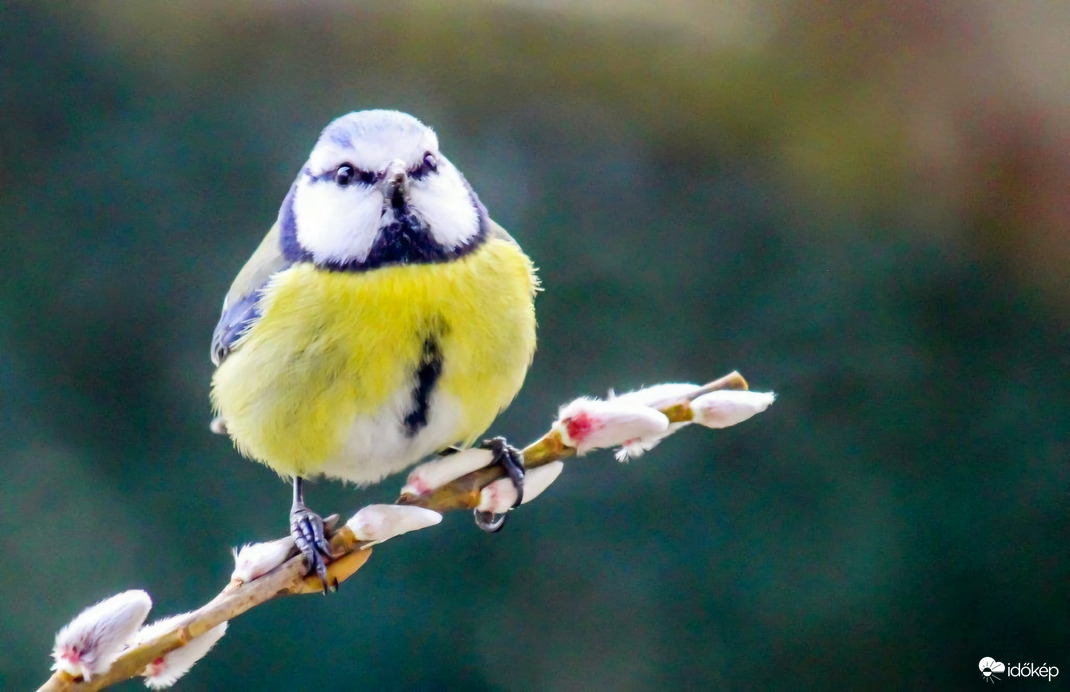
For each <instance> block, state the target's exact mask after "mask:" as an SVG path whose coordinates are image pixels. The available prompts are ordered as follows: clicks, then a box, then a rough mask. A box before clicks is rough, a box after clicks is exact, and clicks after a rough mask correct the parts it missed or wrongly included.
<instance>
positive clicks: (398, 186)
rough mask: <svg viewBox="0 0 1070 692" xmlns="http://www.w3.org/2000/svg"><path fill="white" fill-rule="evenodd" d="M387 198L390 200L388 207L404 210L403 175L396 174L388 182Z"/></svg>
mask: <svg viewBox="0 0 1070 692" xmlns="http://www.w3.org/2000/svg"><path fill="white" fill-rule="evenodd" d="M387 196H388V197H389V198H390V206H391V207H393V208H394V209H397V210H401V209H404V208H405V174H404V173H398V174H397V175H395V176H394V179H393V180H391V181H390V184H389V186H388V187H387Z"/></svg>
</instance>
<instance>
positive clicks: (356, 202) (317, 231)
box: [293, 179, 383, 263]
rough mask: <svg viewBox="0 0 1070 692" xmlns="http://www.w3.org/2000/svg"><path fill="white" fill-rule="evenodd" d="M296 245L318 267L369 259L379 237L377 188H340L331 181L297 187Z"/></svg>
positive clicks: (300, 184)
mask: <svg viewBox="0 0 1070 692" xmlns="http://www.w3.org/2000/svg"><path fill="white" fill-rule="evenodd" d="M293 205H294V218H295V220H296V224H297V242H298V243H300V244H301V247H303V248H304V249H305V250H307V251H309V252H311V253H312V257H313V259H314V260H315V261H316V262H317V263H321V262H337V263H345V262H350V261H356V262H363V261H364V260H366V259H367V258H368V253H369V252H371V249H372V245H374V244H375V238H376V236H377V235H378V234H379V217H380V214H381V212H382V208H383V196H382V194H381V193H380V192H379V191H378V190H377V189H375V188H367V187H361V186H355V185H354V186H350V187H347V188H340V187H338V186H337V185H335V184H333V183H332V182H329V181H321V182H312V181H309V180H307V179H305V180H302V181H301V182H300V183H298V186H297V192H296V193H295V194H294V202H293Z"/></svg>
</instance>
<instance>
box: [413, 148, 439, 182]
mask: <svg viewBox="0 0 1070 692" xmlns="http://www.w3.org/2000/svg"><path fill="white" fill-rule="evenodd" d="M435 170H438V159H436V158H435V155H434V154H432V153H431V152H427V153H426V154H424V160H423V162H422V163H421V164H420V165H419V166H417V167H416V168H414V169H413V170H411V171H410V172H409V175H411V176H412V177H413V178H416V179H417V180H419V179H421V178H423V177H425V176H427V174H428V173H430V172H431V171H435Z"/></svg>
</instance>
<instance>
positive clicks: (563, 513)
mask: <svg viewBox="0 0 1070 692" xmlns="http://www.w3.org/2000/svg"><path fill="white" fill-rule="evenodd" d="M1067 35H1070V5H1067V4H1065V3H1057V2H1025V1H1023V2H1015V3H1003V2H995V1H991V2H984V1H978V2H947V3H930V2H923V1H922V0H905V1H901V2H900V1H895V0H886V1H875V0H865V1H862V2H856V3H849V4H848V3H842V4H841V3H831V4H830V3H824V2H818V1H816V0H813V1H811V0H760V1H756V2H750V3H723V4H711V3H705V2H699V1H698V0H673V1H671V2H664V3H646V2H638V1H632V2H608V1H607V2H603V3H592V4H587V5H584V6H582V7H579V6H574V5H573V4H572V3H568V2H563V1H561V0H542V1H540V2H537V1H534V0H533V1H530V2H520V1H517V0H514V1H508V0H499V1H497V2H474V1H472V2H458V3H453V4H449V5H447V4H444V3H437V2H392V3H386V2H381V3H362V4H360V5H357V4H349V3H344V2H325V3H319V4H317V5H311V6H306V4H305V3H298V2H287V1H282V0H280V1H277V2H253V1H252V0H247V1H244V2H230V3H226V4H223V3H219V4H214V3H208V2H195V1H180V2H162V1H159V2H157V1H152V2H149V1H146V2H137V3H92V4H84V5H77V4H71V3H67V2H35V3H25V4H22V3H14V4H12V3H10V2H5V3H3V4H2V6H0V208H2V210H3V214H2V215H0V241H2V242H0V453H2V458H3V460H4V468H5V469H6V473H5V482H4V483H3V484H0V516H2V517H3V519H2V526H0V536H2V541H3V549H4V559H3V560H2V563H0V580H2V584H3V588H2V594H3V596H2V601H0V622H2V625H0V627H2V632H3V645H2V646H0V687H2V688H3V689H29V688H32V687H34V686H36V685H37V684H39V683H41V682H43V681H44V680H45V678H46V677H47V675H48V666H49V663H50V661H49V658H48V652H49V648H50V646H51V642H52V637H53V635H54V633H55V631H56V630H57V629H58V628H59V627H61V626H62V625H63V624H64V623H65V622H66V621H67V620H69V619H70V618H71V617H72V616H74V615H75V614H76V613H77V612H78V611H79V610H80V609H82V608H83V607H85V606H88V605H90V604H92V603H94V602H95V601H97V600H99V599H101V598H103V597H105V596H108V595H111V594H113V593H115V592H118V591H120V590H123V589H128V588H145V589H147V590H148V591H149V592H150V593H151V594H152V596H153V599H154V601H155V608H154V614H156V615H159V616H163V615H167V614H171V613H174V612H178V611H183V610H188V609H191V608H194V607H196V606H198V605H200V604H201V603H203V602H205V601H206V600H208V599H209V598H210V597H211V596H212V595H213V594H214V593H215V592H216V591H217V590H218V589H219V588H220V587H222V585H223V584H224V583H225V582H226V580H227V577H228V575H229V573H230V569H231V566H232V565H231V559H230V554H229V551H228V548H229V546H233V545H236V544H240V543H242V542H248V541H253V540H260V539H268V538H273V537H276V536H279V535H282V534H283V533H284V531H285V529H286V519H287V511H288V508H289V501H290V498H289V489H288V488H287V487H286V485H284V484H283V483H281V482H280V481H279V480H278V479H277V478H276V477H275V476H274V474H272V473H271V472H270V471H269V470H267V469H266V468H263V467H260V466H258V465H256V464H252V463H250V462H248V461H245V460H243V459H241V458H240V457H239V456H238V454H237V453H236V452H235V451H234V450H233V449H232V448H231V445H230V444H229V442H228V441H227V440H225V439H223V438H220V437H217V436H213V435H211V434H210V433H209V431H208V427H207V424H208V421H209V418H210V412H209V407H208V383H209V378H210V376H211V364H210V362H209V359H208V345H209V340H210V336H211V333H212V329H213V327H214V326H215V322H216V319H217V317H218V310H219V306H220V303H221V300H222V297H223V294H224V293H225V291H226V289H227V287H228V285H229V283H230V281H231V279H232V278H233V276H234V275H235V273H236V272H237V270H238V269H239V268H240V267H241V265H242V264H243V262H244V261H245V259H246V258H247V257H248V255H249V254H250V253H251V252H252V250H253V248H254V247H255V245H256V244H257V243H258V242H259V241H260V238H261V237H262V235H263V233H264V232H265V230H266V229H267V228H268V226H269V225H270V224H271V223H272V221H273V220H274V218H275V214H276V213H277V209H278V205H279V203H280V202H281V200H282V198H283V195H284V194H285V192H286V190H287V189H288V186H289V184H290V181H291V180H292V179H293V176H294V175H295V174H296V172H297V171H298V169H299V167H300V166H301V164H302V163H303V162H304V160H305V156H306V155H307V153H308V151H309V150H310V149H311V146H312V144H313V142H314V141H315V138H316V137H317V135H318V133H319V131H320V129H321V128H322V127H323V126H324V125H326V123H327V122H328V121H330V120H331V119H332V118H334V117H336V116H338V115H341V114H343V113H345V112H348V111H350V110H359V109H364V108H372V107H388V108H397V109H400V110H404V111H407V112H410V113H413V114H414V115H416V116H417V117H419V118H421V119H422V120H424V121H425V122H427V123H428V124H430V125H432V126H433V127H435V128H436V130H437V131H438V133H439V137H440V140H441V142H442V147H443V151H445V152H446V153H447V155H448V156H450V158H451V159H452V160H453V161H454V162H455V163H456V164H457V165H458V167H459V168H460V169H461V170H463V171H464V172H465V174H466V176H467V177H468V179H469V181H470V182H471V183H472V185H473V186H474V187H475V189H476V190H477V191H478V192H479V193H480V195H481V197H482V199H483V201H484V202H485V203H486V205H487V207H488V208H489V209H490V211H491V213H492V215H493V216H494V217H495V218H496V219H497V220H498V221H499V222H501V223H502V224H503V225H504V226H505V227H506V228H508V229H510V230H511V231H512V232H513V234H514V235H515V237H516V238H517V239H518V240H519V241H520V242H521V243H522V244H523V246H524V247H525V249H526V250H527V251H528V253H529V254H530V255H531V256H532V257H533V258H534V260H535V262H536V263H537V264H538V265H539V267H540V268H541V275H542V278H543V282H544V285H545V288H546V291H545V292H544V293H543V294H542V295H541V296H540V297H539V300H538V306H537V307H538V314H539V319H540V339H541V342H540V349H539V352H538V354H537V356H536V359H535V363H534V366H533V368H532V370H531V373H530V374H529V376H528V382H527V384H526V386H525V388H524V389H523V391H522V392H521V394H520V396H519V397H518V399H517V401H516V402H515V403H514V405H513V406H512V407H511V408H510V409H509V411H508V412H507V413H506V414H505V415H504V416H503V417H502V418H501V419H500V420H499V421H498V422H497V423H496V424H495V426H494V428H493V429H492V431H493V432H494V433H495V434H504V435H506V436H508V437H510V438H511V439H512V440H514V441H516V442H524V441H527V440H530V439H533V438H534V437H536V436H537V435H539V434H541V432H542V431H543V430H544V429H545V428H546V426H547V425H548V424H549V423H550V421H551V420H552V418H553V415H554V413H555V411H556V407H557V406H558V405H559V404H561V403H563V402H565V401H568V400H569V399H571V398H572V397H574V396H576V395H579V394H601V393H603V392H605V390H607V389H608V388H610V387H613V388H616V389H617V390H618V391H621V390H626V389H630V388H634V387H637V386H640V385H644V384H653V383H657V382H662V381H692V382H703V381H706V380H709V379H713V378H715V377H718V376H720V375H722V374H724V373H726V372H728V371H730V370H733V369H739V370H740V371H741V372H742V373H743V374H744V375H745V376H746V377H747V378H748V379H749V380H750V381H751V384H752V387H753V388H755V389H758V390H775V391H777V392H778V394H779V399H778V401H777V403H776V404H775V405H774V406H773V408H771V409H770V410H769V411H768V412H767V413H765V414H763V415H761V416H759V417H757V418H755V419H753V420H751V421H749V422H747V423H745V424H743V425H741V426H739V427H736V428H730V429H727V430H724V431H708V430H699V429H694V430H686V431H684V432H682V433H681V434H679V435H676V436H674V437H673V438H671V439H670V440H668V441H666V442H665V443H664V444H663V445H662V446H660V447H659V448H658V449H656V450H655V451H654V452H652V453H650V454H649V455H647V456H645V457H643V458H641V459H639V460H636V461H632V462H630V463H628V464H626V465H619V464H617V463H616V462H614V461H613V459H612V457H611V455H610V454H609V453H605V452H603V453H598V454H594V455H592V456H591V457H590V458H589V459H587V460H584V461H583V462H582V463H575V464H570V465H569V466H568V467H567V468H566V472H565V474H564V475H563V476H562V478H561V479H560V480H559V481H558V482H557V483H556V484H555V485H554V486H553V488H552V489H551V490H550V491H549V492H548V493H547V494H546V495H544V496H543V497H542V498H540V500H539V501H538V502H535V503H533V504H531V505H528V506H525V508H524V509H523V510H522V511H519V512H517V513H516V515H515V516H513V517H512V520H511V521H510V523H509V526H508V527H507V529H506V530H505V531H504V532H503V533H501V534H499V535H495V536H486V535H482V534H481V533H480V532H479V531H478V530H476V529H475V527H474V526H473V525H472V522H471V519H470V517H468V516H465V515H462V514H455V515H451V516H448V517H446V520H445V521H444V522H443V525H441V526H439V527H436V528H435V529H433V530H428V531H423V532H419V533H417V534H413V535H411V536H408V537H406V538H404V539H401V540H397V541H395V542H392V543H390V544H388V545H386V546H384V547H383V548H382V549H379V550H377V551H376V554H375V555H374V557H373V558H372V560H371V562H370V563H369V564H368V566H367V567H366V568H365V569H364V570H363V571H362V572H361V573H360V574H358V575H357V576H356V577H355V578H354V579H352V580H351V581H350V582H348V583H346V584H345V585H344V587H343V589H342V590H341V592H340V593H338V594H337V595H334V596H331V597H330V598H307V597H306V598H295V599H290V600H286V601H280V602H276V603H272V604H270V605H267V606H265V607H262V608H259V609H256V610H255V611H253V612H251V613H249V614H248V615H246V616H244V617H242V618H240V619H239V620H236V621H235V622H234V623H232V627H231V630H230V633H229V634H228V635H227V636H226V637H225V638H224V640H223V641H222V642H221V643H220V645H219V646H218V647H217V649H216V650H215V652H214V653H212V654H211V655H210V656H209V657H208V658H207V659H206V660H204V661H203V662H202V663H200V664H199V665H198V666H197V667H196V668H194V670H193V671H192V673H191V674H190V675H189V677H188V678H187V679H186V680H184V681H183V682H182V683H180V685H185V686H186V688H187V689H235V688H238V687H239V686H240V687H243V688H247V689H319V688H327V687H330V688H347V687H355V686H361V687H367V688H370V689H407V688H424V689H439V688H452V687H464V688H467V689H580V688H582V689H635V690H645V689H668V688H704V687H723V688H728V689H732V688H735V689H744V688H751V687H780V688H785V689H793V688H799V687H830V688H832V687H842V686H848V687H855V688H858V687H866V688H882V687H907V686H910V687H941V688H945V689H946V688H957V687H963V688H967V687H976V686H978V685H980V684H982V683H981V676H980V673H979V671H978V668H977V661H978V660H979V659H980V658H982V657H984V656H992V657H995V658H996V659H997V660H1000V661H1004V662H1007V663H1014V662H1019V661H1021V662H1034V663H1035V664H1036V665H1040V664H1041V663H1042V662H1045V663H1047V664H1049V665H1056V666H1059V667H1061V668H1062V669H1063V675H1064V676H1066V675H1070V656H1068V653H1067V652H1068V647H1067V644H1068V637H1067V635H1068V634H1070V624H1068V623H1070V608H1068V600H1067V583H1068V581H1067V580H1068V577H1070V565H1068V557H1070V553H1068V539H1070V531H1068V526H1067V509H1068V506H1067V499H1068V495H1067V492H1068V490H1070V477H1068V461H1070V442H1068V435H1067V432H1068V430H1070V424H1068V420H1067V419H1068V416H1067V411H1068V410H1070V382H1068V379H1067V372H1068V371H1070V338H1068V334H1070V311H1068V309H1067V306H1068V304H1070V72H1068V71H1067V69H1066V66H1067V65H1068V64H1070V44H1068V42H1067V41H1066V36H1067ZM400 484H401V479H400V478H398V479H392V480H390V481H388V482H386V483H385V484H384V485H383V486H381V487H377V488H371V489H368V490H364V491H355V490H353V489H352V488H344V487H342V486H341V484H337V483H323V482H321V483H317V484H315V485H313V486H312V487H311V488H310V489H309V496H308V497H309V500H310V503H311V505H312V506H313V507H314V508H317V509H319V510H320V511H323V512H325V513H327V512H332V511H338V512H341V513H343V514H348V513H351V512H352V511H354V510H356V509H357V508H359V507H360V506H362V505H363V504H366V503H368V502H374V501H389V500H391V499H393V497H395V495H396V491H397V488H398V487H399V486H400ZM134 684H135V683H128V687H129V689H134V687H133V685H134Z"/></svg>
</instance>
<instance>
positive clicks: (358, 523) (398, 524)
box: [346, 505, 442, 544]
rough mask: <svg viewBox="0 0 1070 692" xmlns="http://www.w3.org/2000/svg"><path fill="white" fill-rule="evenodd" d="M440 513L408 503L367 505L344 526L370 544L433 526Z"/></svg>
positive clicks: (440, 519) (440, 516)
mask: <svg viewBox="0 0 1070 692" xmlns="http://www.w3.org/2000/svg"><path fill="white" fill-rule="evenodd" d="M440 521H442V515H441V514H439V513H438V512H435V511H432V510H430V509H424V508H423V507H412V506H408V505H368V506H367V507H364V508H362V509H361V510H360V511H359V512H357V513H356V514H354V515H353V516H352V518H350V520H349V521H347V522H346V526H348V527H349V528H350V530H352V531H353V535H355V536H356V537H357V538H358V539H359V540H362V541H370V542H371V544H375V543H382V542H383V541H386V540H389V539H391V538H394V537H395V536H400V535H401V534H403V533H408V532H409V531H416V530H418V529H424V528H427V527H428V526H434V525H435V524H437V523H439V522H440Z"/></svg>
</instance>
